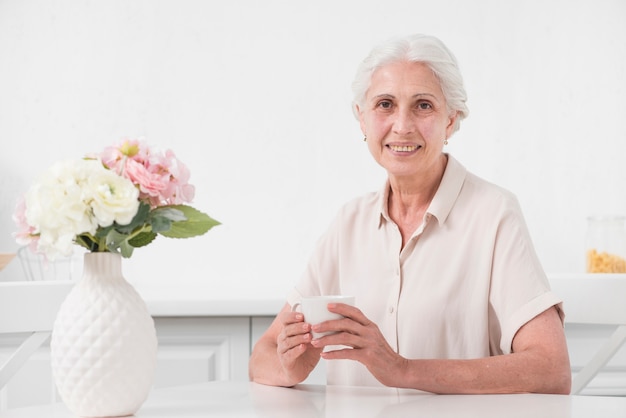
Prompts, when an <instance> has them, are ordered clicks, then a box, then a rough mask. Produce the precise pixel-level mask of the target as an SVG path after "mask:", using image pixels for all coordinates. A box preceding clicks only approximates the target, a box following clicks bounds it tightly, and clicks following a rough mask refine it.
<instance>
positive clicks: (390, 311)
mask: <svg viewBox="0 0 626 418" xmlns="http://www.w3.org/2000/svg"><path fill="white" fill-rule="evenodd" d="M393 311H394V309H393V306H390V307H389V313H390V314H392V313H393Z"/></svg>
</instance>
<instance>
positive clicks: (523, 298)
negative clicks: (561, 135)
mask: <svg viewBox="0 0 626 418" xmlns="http://www.w3.org/2000/svg"><path fill="white" fill-rule="evenodd" d="M353 89H354V111H355V114H356V115H357V117H358V120H359V123H360V126H361V130H362V131H363V134H364V135H365V140H366V142H367V146H368V147H369V151H370V152H371V154H372V156H373V157H374V159H375V160H376V162H377V163H378V164H380V165H381V166H382V167H384V168H385V169H386V171H387V174H388V180H387V182H386V184H385V186H384V187H383V188H382V189H381V190H380V191H379V192H377V193H372V194H368V195H365V196H363V197H360V198H357V199H355V200H354V201H351V202H349V203H348V204H347V205H345V206H344V207H343V208H342V210H341V211H340V212H339V214H338V215H337V217H336V219H335V221H334V222H333V223H332V225H331V226H330V229H329V230H328V231H327V232H326V234H325V235H324V236H323V237H322V239H321V240H320V242H319V243H318V246H317V248H316V250H315V252H314V254H313V255H312V258H311V260H310V263H309V265H308V268H307V269H306V271H305V273H304V275H303V277H302V278H301V280H300V282H299V283H298V284H297V286H296V288H295V289H294V290H293V292H292V293H291V294H290V296H289V297H288V303H287V304H286V305H285V306H284V308H283V309H282V311H281V312H280V313H279V315H278V316H277V317H276V319H275V320H274V322H273V323H272V325H271V326H270V327H269V329H268V330H267V331H266V332H265V334H264V335H263V336H262V337H261V338H260V339H259V341H258V343H257V344H256V346H255V347H254V350H253V353H252V356H251V358H250V367H249V371H250V378H251V379H252V380H253V381H255V382H259V383H263V384H268V385H278V386H292V385H295V384H297V383H299V382H302V381H303V380H304V379H306V377H307V376H308V375H309V373H310V372H311V371H312V370H313V368H314V367H315V366H316V364H317V363H318V361H319V359H320V357H321V358H323V359H325V360H327V361H328V363H327V379H328V383H329V384H345V385H381V384H382V385H386V386H393V387H402V388H414V389H419V390H424V391H429V392H435V393H516V392H539V393H562V394H566V393H569V391H570V385H571V373H570V367H569V358H568V352H567V346H566V341H565V336H564V331H563V322H562V321H563V311H562V309H561V301H560V300H559V299H558V298H557V297H556V296H555V295H554V294H553V293H552V292H551V291H550V287H549V284H548V281H547V278H546V275H545V273H544V271H543V269H542V267H541V265H540V263H539V261H538V259H537V256H536V254H535V251H534V249H533V245H532V242H531V238H530V236H529V233H528V230H527V227H526V225H525V222H524V218H523V216H522V213H521V209H520V207H519V204H518V202H517V200H516V198H515V197H514V196H513V195H512V194H511V193H509V192H508V191H506V190H504V189H502V188H500V187H498V186H495V185H493V184H491V183H488V182H487V181H485V180H483V179H481V178H479V177H477V176H475V175H473V174H472V173H470V172H468V171H467V170H466V169H465V167H463V166H462V165H461V164H460V163H459V162H458V161H457V160H455V159H454V158H453V157H452V156H451V155H449V154H447V153H445V152H444V151H443V149H444V147H445V145H446V144H447V143H448V140H449V138H450V136H451V135H452V134H453V133H454V132H455V131H456V130H457V129H458V128H459V123H460V121H461V120H462V119H463V118H465V116H466V115H467V112H468V111H467V107H466V105H465V101H466V95H465V90H464V87H463V81H462V78H461V75H460V73H459V69H458V65H457V62H456V59H455V58H454V56H453V55H452V53H451V52H450V51H449V50H448V49H447V48H446V46H445V45H443V44H442V43H441V41H439V40H438V39H436V38H434V37H431V36H424V35H416V36H409V37H406V38H403V39H396V40H393V41H391V42H388V43H386V44H383V45H381V46H380V47H378V48H375V49H374V50H373V51H372V53H371V54H370V55H369V57H367V58H366V59H365V60H364V61H363V63H362V64H361V66H360V68H359V70H358V72H357V75H356V79H355V81H354V84H353ZM325 294H350V295H355V296H356V307H353V306H348V305H344V304H340V303H336V304H334V303H331V304H329V305H328V309H329V310H330V311H331V312H335V313H338V314H341V315H343V316H344V317H345V318H344V319H340V320H334V321H326V322H323V323H320V324H310V323H307V322H305V320H306V318H304V317H303V315H302V314H301V313H298V312H292V311H291V309H290V307H291V305H293V304H295V303H296V302H298V301H299V300H300V299H301V298H302V297H305V296H314V295H325ZM312 330H314V331H316V332H325V331H336V333H334V334H331V335H326V336H324V337H321V338H317V339H314V338H313V337H312V334H311V331H312ZM337 345H339V346H345V347H343V348H342V349H338V350H330V351H329V350H324V348H325V347H327V346H337Z"/></svg>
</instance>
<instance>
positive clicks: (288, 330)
mask: <svg viewBox="0 0 626 418" xmlns="http://www.w3.org/2000/svg"><path fill="white" fill-rule="evenodd" d="M278 320H279V321H280V323H281V324H282V331H281V332H280V334H278V337H277V338H276V345H277V347H276V353H277V354H278V358H279V360H280V364H281V365H282V368H283V370H284V371H285V372H286V373H287V374H288V375H290V376H294V378H295V380H296V383H299V382H301V381H302V380H304V379H306V377H307V376H308V375H309V373H311V371H312V370H313V369H314V368H315V366H316V365H317V362H318V361H319V357H320V352H321V351H322V349H321V348H319V349H317V348H315V347H312V346H311V344H310V343H311V339H312V336H311V324H309V323H306V322H304V316H303V315H302V314H301V313H300V312H281V313H280V314H279V317H278Z"/></svg>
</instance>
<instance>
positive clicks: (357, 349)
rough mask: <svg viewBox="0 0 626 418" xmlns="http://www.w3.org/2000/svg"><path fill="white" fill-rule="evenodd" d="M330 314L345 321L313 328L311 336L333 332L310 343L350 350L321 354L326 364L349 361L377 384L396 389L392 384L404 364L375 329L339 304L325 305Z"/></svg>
mask: <svg viewBox="0 0 626 418" xmlns="http://www.w3.org/2000/svg"><path fill="white" fill-rule="evenodd" d="M328 310H329V311H330V312H334V313H338V314H340V315H343V316H344V317H345V318H343V319H338V320H333V321H326V322H322V323H321V324H314V325H313V327H312V330H313V331H315V332H327V331H334V332H336V334H330V335H327V336H324V337H321V338H318V339H314V340H312V341H311V345H312V346H313V347H316V348H319V349H323V348H324V347H326V346H328V345H343V346H347V347H350V348H345V349H339V350H334V351H328V352H323V353H321V357H322V358H324V359H327V360H337V359H350V360H356V361H358V362H360V363H362V364H363V365H364V366H365V367H367V369H368V370H369V371H370V373H372V375H374V377H375V378H376V379H378V381H380V382H381V383H382V384H384V385H386V386H396V380H397V378H398V377H399V376H401V372H402V371H403V370H405V368H406V367H405V366H406V363H407V360H406V359H405V358H403V357H402V356H400V355H399V354H397V353H396V352H395V351H394V350H393V349H392V348H391V347H390V346H389V344H388V343H387V340H385V337H384V336H383V335H382V333H381V332H380V329H379V328H378V326H377V325H376V324H375V323H373V322H372V321H370V320H369V319H368V318H367V317H366V316H365V315H364V314H363V313H362V312H361V311H360V310H359V309H358V308H355V307H354V306H350V305H346V304H343V303H329V304H328Z"/></svg>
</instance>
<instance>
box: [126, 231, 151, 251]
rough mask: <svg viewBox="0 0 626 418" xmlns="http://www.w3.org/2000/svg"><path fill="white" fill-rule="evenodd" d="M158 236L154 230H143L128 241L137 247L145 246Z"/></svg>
mask: <svg viewBox="0 0 626 418" xmlns="http://www.w3.org/2000/svg"><path fill="white" fill-rule="evenodd" d="M156 236H157V234H155V233H154V232H142V233H141V234H138V235H135V236H134V237H132V238H131V239H129V240H128V243H129V244H130V245H132V246H133V247H135V248H139V247H144V246H146V245H148V244H150V243H151V242H152V241H154V239H155V238H156Z"/></svg>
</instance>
